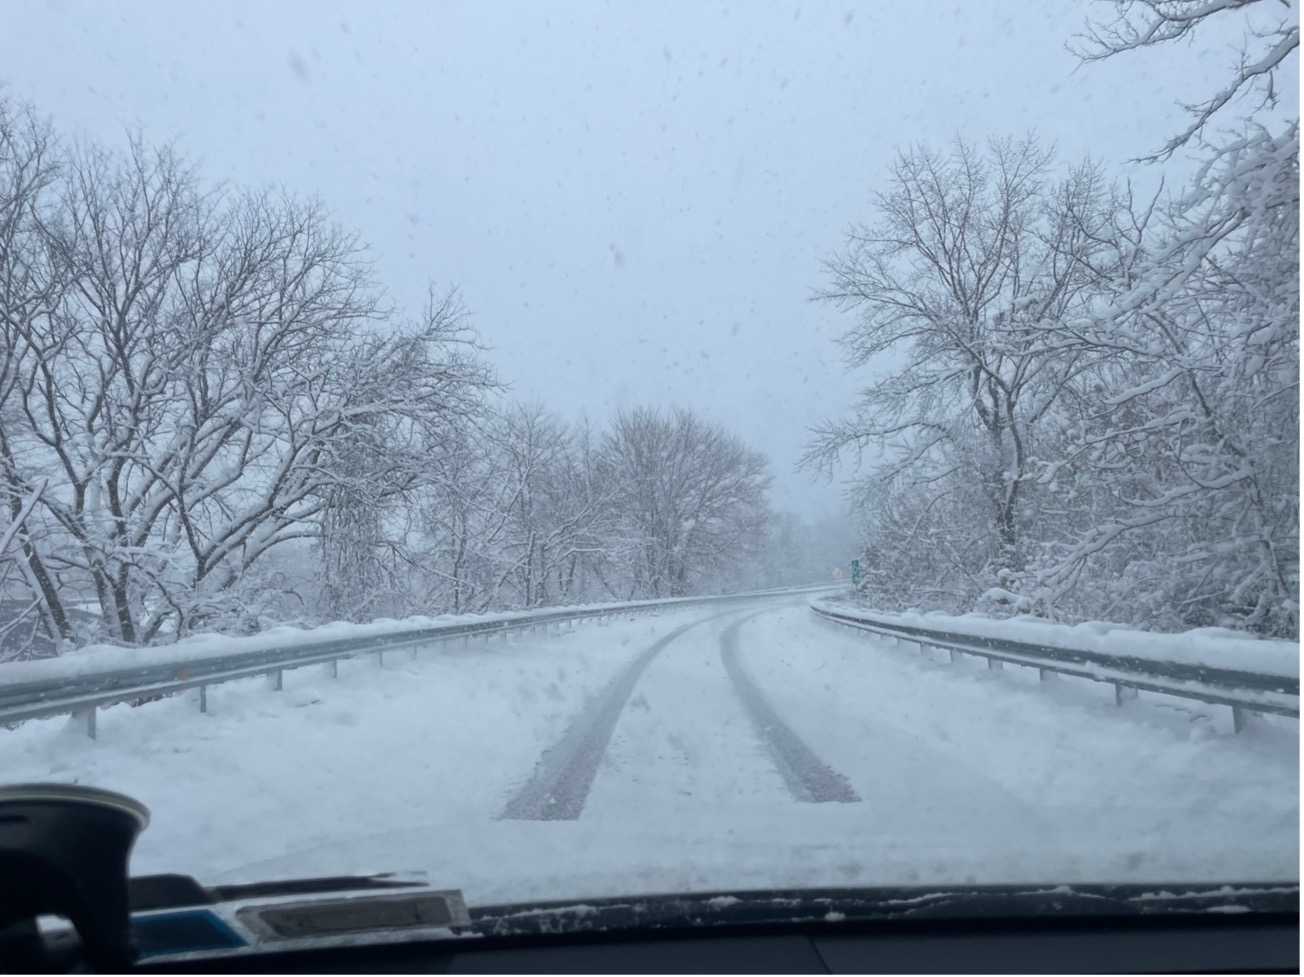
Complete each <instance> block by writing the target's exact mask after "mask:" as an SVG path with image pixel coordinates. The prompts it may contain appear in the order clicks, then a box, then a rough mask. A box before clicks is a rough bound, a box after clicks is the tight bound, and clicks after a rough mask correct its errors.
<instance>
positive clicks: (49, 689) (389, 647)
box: [0, 586, 835, 739]
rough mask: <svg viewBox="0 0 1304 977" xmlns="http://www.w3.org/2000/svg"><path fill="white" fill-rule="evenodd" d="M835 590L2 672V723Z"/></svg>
mask: <svg viewBox="0 0 1304 977" xmlns="http://www.w3.org/2000/svg"><path fill="white" fill-rule="evenodd" d="M833 589H835V588H833V587H828V586H818V587H797V588H790V589H783V590H764V591H754V592H751V593H745V594H726V595H721V596H711V597H676V598H670V599H667V600H660V601H631V602H628V603H622V604H602V605H597V606H593V607H585V608H552V609H548V610H541V611H537V612H534V613H530V614H516V615H513V616H511V617H508V618H499V619H496V620H495V619H491V620H487V621H467V622H464V623H455V624H443V625H435V626H432V627H417V628H411V629H407V630H400V631H391V632H387V633H384V634H377V635H370V636H366V637H354V638H337V639H332V640H329V641H317V642H297V643H295V644H293V645H289V646H282V647H271V648H260V649H257V650H252V651H244V652H233V653H232V654H230V655H219V656H206V657H199V658H195V659H193V660H189V661H186V660H177V659H169V660H168V661H165V662H149V661H144V662H142V663H141V664H139V665H132V666H129V667H125V668H124V667H117V668H108V669H105V670H103V671H91V672H87V673H83V674H80V675H76V676H68V677H58V678H51V679H44V680H38V681H26V682H12V683H8V684H6V683H5V682H4V680H3V679H4V675H3V672H4V670H3V667H2V666H0V724H14V723H20V722H24V721H26V720H30V719H49V718H51V717H54V716H64V715H72V716H78V717H80V718H81V719H82V720H83V721H84V722H85V724H86V732H87V735H89V736H90V737H91V738H92V739H94V738H95V735H96V715H97V710H98V709H99V708H100V707H102V706H110V705H115V704H117V703H120V702H139V701H140V700H142V699H146V700H148V699H153V698H161V697H162V696H167V695H174V694H176V693H178V692H184V691H186V690H189V689H196V688H197V689H199V708H200V710H201V711H204V712H206V711H207V710H208V687H209V686H210V685H220V684H222V683H223V682H231V681H235V680H237V679H242V678H250V677H255V676H259V675H266V676H268V677H269V678H270V680H271V685H272V688H273V689H276V690H279V689H280V688H281V685H282V673H283V672H284V671H285V670H287V669H293V668H302V667H304V666H308V665H319V664H329V665H331V666H332V674H336V673H337V671H338V663H339V662H340V660H342V659H348V658H358V657H362V656H364V655H376V656H378V657H379V658H380V660H381V662H382V663H383V662H384V655H385V652H387V651H396V650H398V649H400V648H406V649H409V650H413V651H414V652H415V650H416V649H418V648H419V647H420V646H421V645H428V644H434V643H442V642H447V641H452V640H455V639H457V638H461V639H462V640H463V641H464V642H469V641H470V639H471V638H472V637H482V638H484V639H485V640H486V642H487V641H488V640H489V639H490V638H491V637H493V636H494V635H503V636H505V635H507V634H508V633H510V632H513V631H524V630H533V629H537V628H539V627H546V626H549V625H552V624H561V623H562V622H565V621H578V620H591V619H599V620H600V619H602V618H606V617H611V616H613V615H616V614H630V613H651V612H658V611H665V610H673V609H675V608H679V607H696V606H700V605H713V604H727V603H750V602H754V601H764V600H774V599H776V598H782V597H785V596H799V595H801V594H808V593H814V592H816V591H829V590H833ZM141 657H142V658H144V659H148V657H149V650H148V649H146V648H143V649H141Z"/></svg>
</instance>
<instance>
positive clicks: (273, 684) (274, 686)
mask: <svg viewBox="0 0 1304 977" xmlns="http://www.w3.org/2000/svg"><path fill="white" fill-rule="evenodd" d="M267 687H268V688H269V689H271V690H272V691H273V692H280V691H281V690H283V689H284V688H285V683H284V681H283V680H282V676H281V669H279V668H278V669H275V670H273V671H270V672H268V673H267Z"/></svg>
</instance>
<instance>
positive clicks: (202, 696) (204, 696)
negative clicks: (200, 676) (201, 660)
mask: <svg viewBox="0 0 1304 977" xmlns="http://www.w3.org/2000/svg"><path fill="white" fill-rule="evenodd" d="M199 711H200V712H208V686H207V685H201V686H200V687H199Z"/></svg>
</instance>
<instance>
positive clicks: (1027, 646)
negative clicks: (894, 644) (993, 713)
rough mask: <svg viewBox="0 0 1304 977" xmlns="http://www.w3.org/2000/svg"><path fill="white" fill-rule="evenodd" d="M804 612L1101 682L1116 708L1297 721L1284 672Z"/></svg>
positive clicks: (957, 652) (1293, 684)
mask: <svg viewBox="0 0 1304 977" xmlns="http://www.w3.org/2000/svg"><path fill="white" fill-rule="evenodd" d="M811 610H812V611H814V612H815V613H816V614H818V615H819V616H820V617H822V618H825V619H826V620H829V621H833V622H835V623H837V624H841V625H844V626H846V627H852V628H857V629H859V630H862V631H870V632H873V633H875V634H880V635H884V636H886V637H890V638H895V639H897V640H905V641H913V642H915V643H916V644H918V645H919V647H920V648H921V649H922V648H924V647H933V648H939V649H942V650H944V651H949V652H950V653H951V660H952V661H957V660H958V659H959V658H960V657H961V656H963V655H970V656H974V657H979V658H985V659H986V660H987V665H988V667H989V668H1000V667H1001V665H1002V663H1005V662H1009V663H1011V664H1014V665H1022V666H1024V667H1027V668H1036V669H1037V670H1038V671H1039V673H1040V678H1041V680H1042V681H1043V682H1044V681H1046V680H1047V679H1049V678H1050V677H1052V676H1054V675H1057V674H1058V675H1072V676H1075V677H1077V678H1085V679H1091V680H1092V681H1095V682H1106V683H1109V684H1111V685H1113V686H1114V702H1115V703H1116V704H1117V705H1122V704H1123V703H1124V702H1127V701H1129V700H1131V699H1135V698H1136V697H1137V693H1138V692H1139V691H1144V692H1159V693H1162V694H1164V695H1171V696H1177V697H1179V698H1183V699H1194V700H1197V701H1200V702H1208V703H1213V704H1215V705H1224V706H1230V707H1231V710H1232V724H1233V728H1234V729H1235V730H1236V732H1238V733H1239V732H1241V731H1242V730H1244V729H1245V726H1246V722H1247V718H1248V714H1250V713H1272V714H1274V715H1279V716H1289V717H1292V718H1295V719H1298V718H1299V679H1295V678H1289V677H1287V676H1283V675H1272V674H1266V673H1262V672H1251V671H1243V670H1240V669H1231V668H1219V667H1215V666H1211V665H1194V664H1189V663H1186V662H1174V661H1163V660H1159V659H1152V658H1142V657H1139V656H1136V655H1129V654H1127V653H1126V652H1122V653H1119V654H1110V653H1106V652H1101V651H1089V650H1086V649H1081V648H1064V647H1059V646H1057V645H1041V644H1035V643H1031V642H1026V641H1015V640H1011V639H1006V638H992V637H987V636H984V635H976V634H965V633H962V632H955V631H941V630H935V629H932V628H924V627H918V626H915V625H910V624H902V623H900V622H897V621H893V620H890V619H883V618H877V617H875V616H874V615H873V614H866V613H862V612H856V613H850V612H842V611H838V610H836V609H834V608H831V607H828V606H821V605H820V604H817V603H812V604H811Z"/></svg>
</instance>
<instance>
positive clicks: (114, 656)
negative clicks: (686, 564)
mask: <svg viewBox="0 0 1304 977" xmlns="http://www.w3.org/2000/svg"><path fill="white" fill-rule="evenodd" d="M811 589H812V588H810V587H804V588H802V587H795V588H783V589H778V590H770V591H756V592H753V593H747V594H735V595H725V596H723V597H676V598H667V599H661V600H638V601H626V602H622V603H619V604H610V603H608V604H574V605H571V606H567V607H547V608H542V609H540V608H536V609H534V610H528V611H498V612H494V613H492V614H442V615H439V616H438V617H420V616H418V617H409V618H404V619H403V620H401V621H400V620H394V619H391V618H381V619H378V620H375V621H370V622H368V623H366V624H350V623H348V622H346V621H337V622H335V623H333V624H324V625H321V626H319V627H315V628H299V627H276V628H268V629H267V630H266V631H260V632H259V633H258V634H254V635H248V636H237V635H229V634H198V635H192V636H191V637H188V638H182V639H181V640H180V641H177V642H174V643H172V644H168V645H152V646H147V647H143V648H132V647H126V648H124V647H122V646H120V645H87V646H86V647H84V648H78V649H75V650H73V651H68V652H65V653H64V654H62V655H60V656H59V657H58V658H43V659H40V660H38V661H29V662H8V663H3V664H0V685H8V684H17V683H19V682H41V681H47V680H51V679H60V678H79V677H83V676H86V675H94V674H96V673H98V672H109V671H116V670H117V669H121V668H131V667H132V666H135V665H158V664H166V663H171V662H175V663H176V664H177V665H178V666H180V665H183V664H185V663H188V662H195V661H201V660H204V659H208V658H224V657H227V656H229V655H241V654H253V653H256V652H260V651H272V650H276V649H286V648H293V647H297V646H299V645H313V644H318V643H321V642H327V641H355V642H356V641H363V640H366V639H370V638H378V637H383V636H386V635H396V634H401V633H403V632H405V631H424V630H428V629H434V628H455V627H459V626H463V625H468V624H497V623H502V624H510V623H515V622H520V621H522V620H538V621H539V623H541V624H542V623H545V622H546V621H550V620H551V621H562V620H566V619H568V618H569V617H575V616H581V615H589V614H593V613H600V612H611V613H621V612H625V611H633V612H637V611H641V610H658V609H661V608H667V607H671V608H673V607H678V606H680V605H684V606H688V607H691V606H693V605H695V604H701V603H709V602H711V601H727V600H728V599H730V597H731V596H732V597H737V598H739V599H742V598H746V597H755V596H760V595H763V594H775V595H781V594H788V593H793V594H798V593H803V592H806V591H809V590H811ZM818 589H821V590H829V589H832V588H829V587H820V588H818ZM433 640H437V638H435V639H433Z"/></svg>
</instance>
